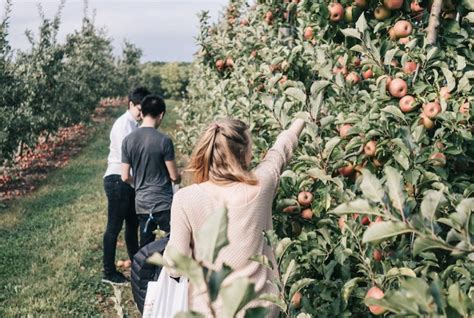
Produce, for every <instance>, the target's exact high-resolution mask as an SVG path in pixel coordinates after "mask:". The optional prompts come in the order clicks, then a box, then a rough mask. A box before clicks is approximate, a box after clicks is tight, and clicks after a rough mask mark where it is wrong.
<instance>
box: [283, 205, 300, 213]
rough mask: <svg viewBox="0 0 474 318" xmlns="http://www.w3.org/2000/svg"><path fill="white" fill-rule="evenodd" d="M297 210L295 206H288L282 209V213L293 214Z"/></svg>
mask: <svg viewBox="0 0 474 318" xmlns="http://www.w3.org/2000/svg"><path fill="white" fill-rule="evenodd" d="M297 210H298V207H297V206H296V205H290V206H287V207H286V208H283V210H282V211H283V212H285V213H293V212H295V211H297Z"/></svg>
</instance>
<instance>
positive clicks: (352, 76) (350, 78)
mask: <svg viewBox="0 0 474 318" xmlns="http://www.w3.org/2000/svg"><path fill="white" fill-rule="evenodd" d="M346 82H348V83H350V84H352V85H354V84H357V83H359V82H360V77H359V75H357V73H356V72H350V73H349V74H347V76H346Z"/></svg>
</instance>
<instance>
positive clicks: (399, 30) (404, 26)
mask: <svg viewBox="0 0 474 318" xmlns="http://www.w3.org/2000/svg"><path fill="white" fill-rule="evenodd" d="M393 30H394V32H395V36H396V37H397V38H404V37H407V36H409V35H410V34H411V32H412V31H413V27H412V25H411V23H410V22H408V21H405V20H400V21H397V23H395V25H394V26H393Z"/></svg>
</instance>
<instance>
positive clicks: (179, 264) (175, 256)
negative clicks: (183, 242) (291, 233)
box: [166, 245, 205, 286]
mask: <svg viewBox="0 0 474 318" xmlns="http://www.w3.org/2000/svg"><path fill="white" fill-rule="evenodd" d="M166 255H167V257H168V258H169V259H170V260H171V262H172V264H170V265H172V266H171V267H172V268H173V269H174V270H175V271H176V272H178V273H179V274H180V275H183V276H186V277H187V278H189V280H190V281H191V283H192V284H193V285H196V286H205V281H204V273H203V270H202V267H201V265H200V264H199V263H198V262H196V261H195V260H194V259H192V258H191V257H189V256H185V255H183V254H181V253H180V252H179V251H178V249H177V248H175V247H174V246H172V245H168V246H167V247H166Z"/></svg>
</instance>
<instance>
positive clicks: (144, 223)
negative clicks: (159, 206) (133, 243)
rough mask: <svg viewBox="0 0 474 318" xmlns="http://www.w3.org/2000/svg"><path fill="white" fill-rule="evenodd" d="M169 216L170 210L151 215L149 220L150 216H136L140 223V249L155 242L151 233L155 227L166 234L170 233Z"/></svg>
mask: <svg viewBox="0 0 474 318" xmlns="http://www.w3.org/2000/svg"><path fill="white" fill-rule="evenodd" d="M170 216H171V211H170V210H167V211H160V212H156V213H153V214H152V217H151V218H150V214H138V220H139V222H140V248H142V247H143V246H145V245H147V244H148V243H151V242H153V241H154V240H155V234H153V231H154V230H156V229H157V227H158V228H159V229H160V230H162V231H165V232H167V233H169V232H170Z"/></svg>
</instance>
